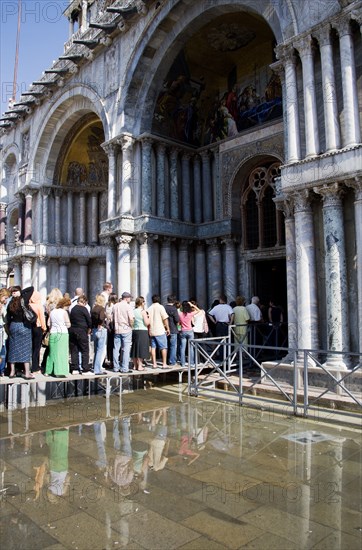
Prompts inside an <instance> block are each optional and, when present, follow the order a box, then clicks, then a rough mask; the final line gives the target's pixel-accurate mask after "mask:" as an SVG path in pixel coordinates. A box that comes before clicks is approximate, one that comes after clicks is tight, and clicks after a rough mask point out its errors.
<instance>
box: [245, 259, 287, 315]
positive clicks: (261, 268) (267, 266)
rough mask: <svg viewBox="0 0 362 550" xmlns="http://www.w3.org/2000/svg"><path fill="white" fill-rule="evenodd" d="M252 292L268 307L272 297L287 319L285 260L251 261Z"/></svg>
mask: <svg viewBox="0 0 362 550" xmlns="http://www.w3.org/2000/svg"><path fill="white" fill-rule="evenodd" d="M252 292H253V293H255V295H256V296H259V298H260V302H261V304H262V305H263V306H265V307H266V309H268V305H269V300H270V299H271V298H272V299H274V302H275V304H276V305H279V306H281V308H282V310H283V316H284V321H286V320H287V274H286V265H285V260H268V261H260V262H253V263H252Z"/></svg>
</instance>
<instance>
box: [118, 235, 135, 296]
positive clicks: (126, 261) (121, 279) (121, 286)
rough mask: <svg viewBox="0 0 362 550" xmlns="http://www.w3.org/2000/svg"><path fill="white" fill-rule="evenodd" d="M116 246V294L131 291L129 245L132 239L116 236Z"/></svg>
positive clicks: (128, 236)
mask: <svg viewBox="0 0 362 550" xmlns="http://www.w3.org/2000/svg"><path fill="white" fill-rule="evenodd" d="M116 240H117V245H118V257H117V264H118V273H117V274H118V277H117V281H118V283H117V286H118V293H119V294H120V295H121V294H122V292H130V291H131V252H130V244H131V241H132V237H131V236H130V235H118V236H117V237H116Z"/></svg>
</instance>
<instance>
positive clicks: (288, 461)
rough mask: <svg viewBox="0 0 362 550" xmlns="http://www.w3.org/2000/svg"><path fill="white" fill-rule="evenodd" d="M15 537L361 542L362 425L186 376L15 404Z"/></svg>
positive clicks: (9, 480) (5, 489)
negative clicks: (215, 393) (197, 393)
mask: <svg viewBox="0 0 362 550" xmlns="http://www.w3.org/2000/svg"><path fill="white" fill-rule="evenodd" d="M0 420H1V440H0V445H1V462H0V466H1V486H0V490H1V493H0V495H1V518H2V519H1V533H0V541H1V543H2V545H3V547H4V548H6V549H7V550H12V549H17V550H19V549H20V550H21V549H27V550H28V549H29V550H33V549H36V550H38V549H51V550H60V549H64V548H67V549H87V550H98V549H99V550H101V549H114V548H127V549H128V548H129V549H155V550H159V549H167V550H168V549H172V548H178V549H184V550H186V549H200V550H214V549H215V550H216V549H222V548H235V549H237V548H254V549H258V550H266V549H268V550H269V549H273V548H274V549H278V550H283V549H288V550H289V549H305V548H315V549H328V550H331V549H351V550H359V549H360V548H361V542H362V541H361V535H362V518H361V502H362V499H361V496H362V494H361V443H362V442H361V432H360V430H358V429H357V428H356V427H349V426H347V425H338V426H337V425H333V418H331V419H330V421H329V422H324V423H321V422H316V421H310V420H305V419H299V418H298V419H297V418H295V417H290V416H286V415H281V414H278V413H277V412H273V410H272V409H269V410H265V411H259V410H255V409H248V408H246V407H242V408H241V407H239V406H238V405H233V404H225V403H222V402H215V401H211V400H210V401H207V400H203V399H200V398H199V399H197V398H192V397H188V396H187V394H186V393H184V392H181V393H180V392H179V391H177V389H176V386H164V387H154V388H149V389H147V390H139V391H135V392H131V393H124V394H121V396H117V395H111V396H110V397H109V398H105V396H103V395H96V396H91V397H73V398H68V399H56V400H52V401H50V402H48V403H47V404H46V405H45V406H42V407H39V406H35V407H28V408H26V407H24V408H19V409H14V410H11V411H10V410H7V409H5V408H3V410H2V412H1V413H0Z"/></svg>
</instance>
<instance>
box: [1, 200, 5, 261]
mask: <svg viewBox="0 0 362 550" xmlns="http://www.w3.org/2000/svg"><path fill="white" fill-rule="evenodd" d="M6 207H7V204H6V203H5V202H0V250H1V251H2V252H4V251H5V249H6Z"/></svg>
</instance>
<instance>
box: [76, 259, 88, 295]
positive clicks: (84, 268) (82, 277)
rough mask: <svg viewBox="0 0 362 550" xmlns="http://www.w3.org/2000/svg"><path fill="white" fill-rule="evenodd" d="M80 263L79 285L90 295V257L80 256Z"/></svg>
mask: <svg viewBox="0 0 362 550" xmlns="http://www.w3.org/2000/svg"><path fill="white" fill-rule="evenodd" d="M78 263H79V286H80V287H81V288H82V289H83V290H84V294H85V295H86V296H88V263H89V258H78Z"/></svg>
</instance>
